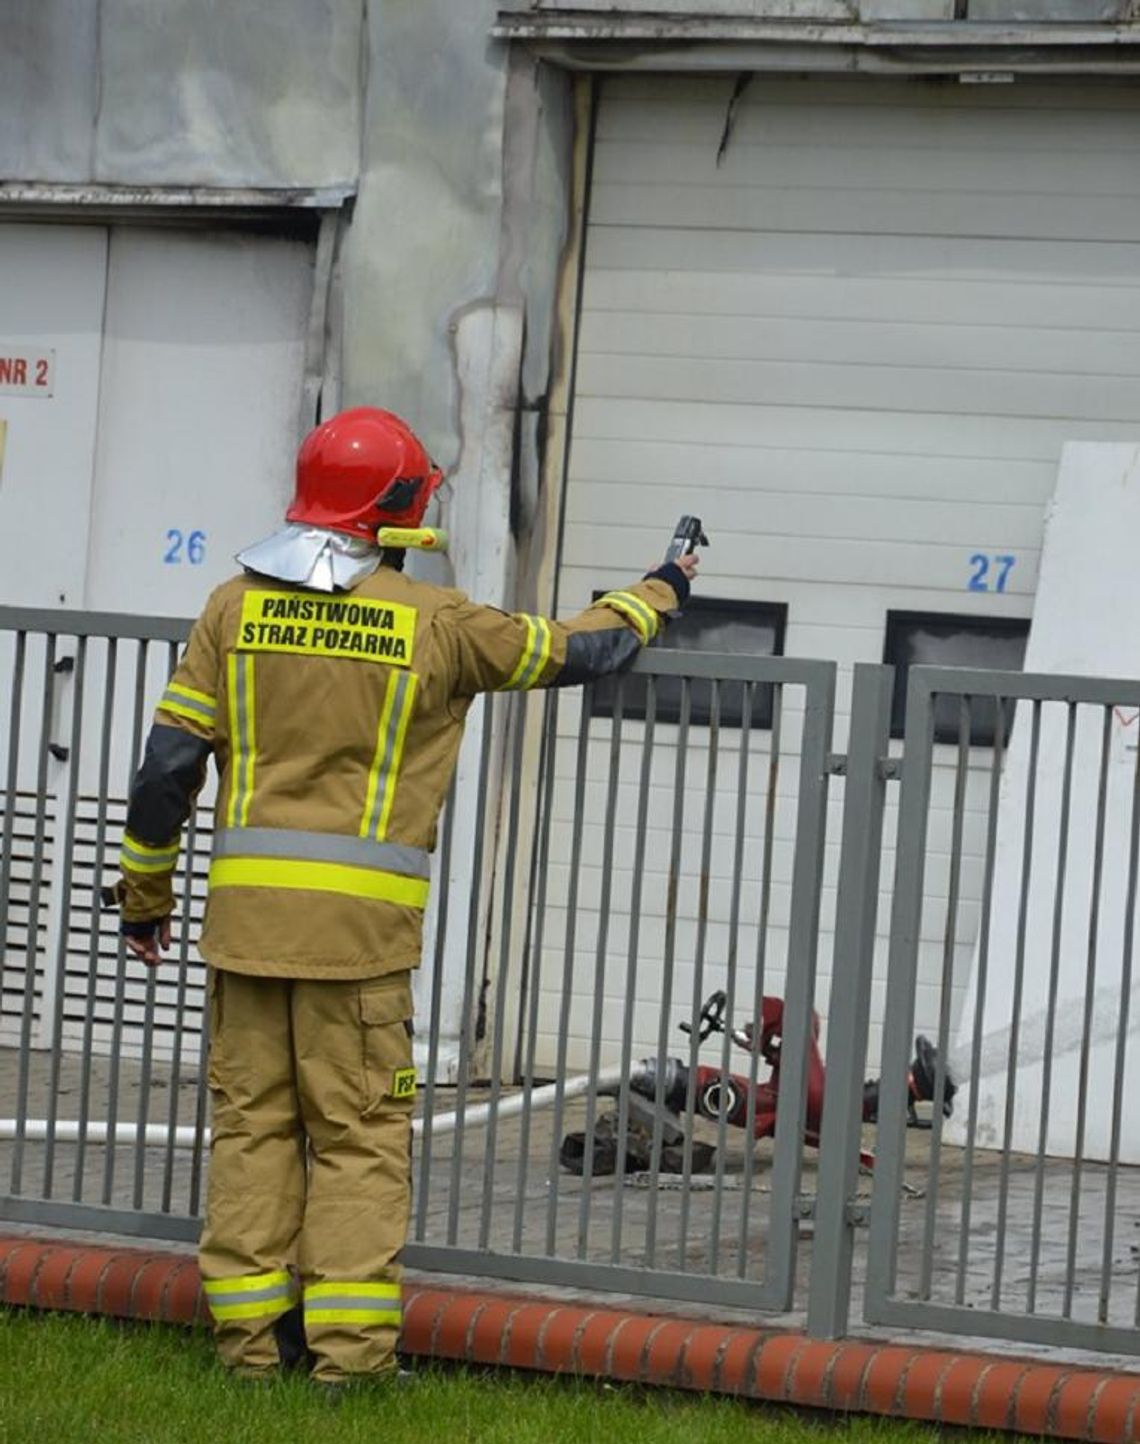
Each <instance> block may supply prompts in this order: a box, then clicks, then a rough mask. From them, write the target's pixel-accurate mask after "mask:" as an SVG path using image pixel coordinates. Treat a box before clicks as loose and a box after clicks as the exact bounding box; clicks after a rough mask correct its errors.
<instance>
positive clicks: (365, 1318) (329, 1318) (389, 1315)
mask: <svg viewBox="0 0 1140 1444" xmlns="http://www.w3.org/2000/svg"><path fill="white" fill-rule="evenodd" d="M403 1321H404V1316H403V1315H402V1314H401V1312H400V1310H399V1309H310V1308H308V1307H306V1309H305V1323H306V1324H387V1325H388V1326H389V1327H390V1328H393V1329H398V1328H399V1327H400V1325H401V1324H402V1323H403Z"/></svg>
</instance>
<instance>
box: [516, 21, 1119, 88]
mask: <svg viewBox="0 0 1140 1444" xmlns="http://www.w3.org/2000/svg"><path fill="white" fill-rule="evenodd" d="M492 33H493V35H494V36H495V37H496V38H497V39H502V40H514V41H516V42H519V43H522V44H525V45H527V46H529V47H530V48H531V49H533V50H534V51H535V52H536V53H537V54H538V55H539V56H540V58H542V59H544V60H547V61H550V62H552V63H554V64H557V65H562V66H565V67H566V68H568V69H574V70H619V71H635V70H642V71H645V70H664V69H668V70H677V71H709V70H737V71H740V70H758V71H764V70H777V71H778V70H788V69H795V70H806V71H813V70H814V71H824V72H836V71H847V72H855V73H865V74H894V75H900V74H908V73H910V74H915V75H928V74H946V73H959V72H978V71H990V70H1000V71H1008V72H1012V73H1016V74H1050V73H1052V74H1081V73H1092V74H1114V75H1121V74H1132V73H1135V72H1137V71H1140V26H1136V25H1114V24H1103V25H1073V24H1065V25H1045V24H1041V25H1002V24H996V23H993V24H984V25H981V24H970V23H967V22H956V23H945V22H933V23H932V22H902V21H898V22H890V23H882V24H873V25H865V24H828V23H820V22H818V21H813V22H805V23H796V22H779V21H776V22H773V21H753V20H748V19H734V18H727V17H723V16H721V17H717V18H711V17H701V16H695V17H693V16H691V17H677V16H661V15H652V14H649V13H646V12H632V13H628V14H625V15H615V14H614V13H613V12H610V13H607V14H605V15H598V14H586V13H582V12H576V11H565V12H562V13H560V14H552V13H544V14H542V15H538V14H535V13H533V12H532V13H529V14H526V15H521V14H519V13H518V12H511V11H501V12H500V13H499V18H498V23H497V24H496V25H495V26H494V27H493V30H492Z"/></svg>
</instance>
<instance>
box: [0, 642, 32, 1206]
mask: <svg viewBox="0 0 1140 1444" xmlns="http://www.w3.org/2000/svg"><path fill="white" fill-rule="evenodd" d="M27 646H28V634H27V632H25V631H18V632H16V634H15V649H14V656H13V659H12V697H11V700H10V703H9V709H8V721H9V726H8V765H7V770H6V774H5V784H4V786H5V792H4V829H3V846H2V848H0V950H2V951H0V979H2V975H3V969H4V960H5V954H6V953H7V950H8V927H9V921H10V919H11V916H12V914H11V904H12V838H13V836H14V834H15V829H16V808H17V806H18V799H17V791H18V788H19V767H20V721H21V714H22V712H23V706H24V663H25V659H26V656H27ZM12 1191H13V1192H15V1189H14V1188H13V1190H12Z"/></svg>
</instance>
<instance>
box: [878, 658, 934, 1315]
mask: <svg viewBox="0 0 1140 1444" xmlns="http://www.w3.org/2000/svg"><path fill="white" fill-rule="evenodd" d="M927 671H928V669H926V668H923V667H911V669H910V674H909V676H908V678H907V701H906V735H905V740H904V744H903V746H904V751H903V768H902V790H901V793H900V796H899V815H898V828H897V832H896V841H895V876H894V900H893V903H892V906H891V931H890V939H891V941H890V957H889V961H888V964H887V1002H886V1008H885V1011H884V1016H883V1057H882V1064H881V1076H882V1077H883V1078H886V1079H888V1080H892V1079H898V1080H900V1082H901V1080H902V1079H904V1078H905V1077H906V1070H907V1066H908V1064H909V1062H910V1034H911V1027H912V1025H913V1023H914V997H915V982H916V975H917V971H918V970H917V966H916V964H917V960H918V948H919V937H920V932H921V926H922V897H923V879H924V877H925V875H926V850H927V849H926V841H927V838H926V833H927V824H928V818H929V811H930V775H931V763H932V760H933V754H934V707H933V702H932V698H931V693H930V683H929V681H928V677H927ZM875 1144H876V1146H875V1182H874V1192H873V1194H872V1198H871V1227H870V1236H869V1243H868V1254H867V1282H866V1285H865V1294H864V1308H865V1314H866V1317H867V1320H868V1322H874V1321H875V1319H876V1315H877V1313H878V1311H879V1309H880V1308H881V1307H882V1305H883V1303H884V1302H885V1301H886V1300H887V1299H888V1298H889V1297H890V1296H891V1295H892V1294H893V1293H894V1290H895V1284H896V1282H897V1279H898V1232H899V1197H900V1194H901V1192H902V1183H903V1177H904V1172H905V1164H906V1098H905V1097H904V1091H903V1089H902V1088H901V1087H899V1088H895V1087H892V1086H890V1083H889V1082H888V1086H887V1087H885V1088H884V1087H880V1089H879V1119H878V1127H877V1129H876V1134H875Z"/></svg>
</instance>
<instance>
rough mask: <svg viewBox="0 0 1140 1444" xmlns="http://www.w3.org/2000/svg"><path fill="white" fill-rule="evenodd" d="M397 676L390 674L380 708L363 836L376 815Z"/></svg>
mask: <svg viewBox="0 0 1140 1444" xmlns="http://www.w3.org/2000/svg"><path fill="white" fill-rule="evenodd" d="M396 677H397V674H396V673H392V674H391V675H390V676H389V678H388V688H387V690H386V692H385V693H384V705H383V707H381V709H380V725H379V727H377V729H376V754H375V756H374V757H373V758H372V766H371V767H370V768H369V769H368V790H367V791H366V792H365V794H364V812H363V813H362V815H361V818H360V836H361V837H367V836H368V834H369V833H370V832H371V831H372V819H373V818H374V817H375V815H376V789H377V787H378V786H379V783H380V769H381V767H382V766H383V765H384V758H385V756H386V755H387V752H388V726H389V723H390V722H391V720H392V706H393V704H394V702H395V700H396Z"/></svg>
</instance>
